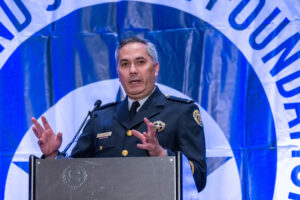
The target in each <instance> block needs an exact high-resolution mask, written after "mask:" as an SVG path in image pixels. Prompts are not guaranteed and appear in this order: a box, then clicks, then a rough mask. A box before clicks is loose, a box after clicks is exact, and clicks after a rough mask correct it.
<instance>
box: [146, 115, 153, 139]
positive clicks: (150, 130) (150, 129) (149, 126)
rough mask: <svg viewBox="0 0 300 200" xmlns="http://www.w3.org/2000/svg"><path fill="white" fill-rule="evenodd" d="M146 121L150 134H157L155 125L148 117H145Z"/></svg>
mask: <svg viewBox="0 0 300 200" xmlns="http://www.w3.org/2000/svg"><path fill="white" fill-rule="evenodd" d="M144 122H145V124H146V125H147V130H148V134H150V135H151V136H156V134H155V127H154V125H153V124H152V122H150V121H149V120H148V119H147V118H146V117H145V118H144Z"/></svg>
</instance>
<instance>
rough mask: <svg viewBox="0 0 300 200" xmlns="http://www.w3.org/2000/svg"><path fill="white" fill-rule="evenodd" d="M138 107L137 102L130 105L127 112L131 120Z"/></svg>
mask: <svg viewBox="0 0 300 200" xmlns="http://www.w3.org/2000/svg"><path fill="white" fill-rule="evenodd" d="M139 106H140V103H139V102H138V101H135V102H133V103H132V105H131V108H130V110H129V116H130V119H133V117H134V115H135V114H136V110H137V108H138V107H139Z"/></svg>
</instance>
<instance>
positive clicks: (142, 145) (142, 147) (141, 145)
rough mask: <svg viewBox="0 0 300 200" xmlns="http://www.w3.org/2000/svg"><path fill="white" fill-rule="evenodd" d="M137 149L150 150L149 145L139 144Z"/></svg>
mask: <svg viewBox="0 0 300 200" xmlns="http://www.w3.org/2000/svg"><path fill="white" fill-rule="evenodd" d="M136 147H137V148H139V149H144V150H149V145H147V144H137V145H136Z"/></svg>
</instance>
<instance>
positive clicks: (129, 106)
mask: <svg viewBox="0 0 300 200" xmlns="http://www.w3.org/2000/svg"><path fill="white" fill-rule="evenodd" d="M155 89H156V86H154V88H153V90H152V92H151V94H149V95H148V96H146V97H145V98H143V99H141V100H139V101H138V102H139V104H140V106H139V107H138V108H137V109H136V111H137V112H138V111H139V110H140V109H141V107H142V106H143V105H144V103H145V102H146V101H147V99H148V98H149V97H150V96H151V95H152V94H153V92H154V91H155ZM133 102H135V100H133V99H131V98H130V97H128V110H130V108H131V105H132V103H133Z"/></svg>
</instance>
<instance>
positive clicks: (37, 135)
mask: <svg viewBox="0 0 300 200" xmlns="http://www.w3.org/2000/svg"><path fill="white" fill-rule="evenodd" d="M32 130H33V132H34V134H35V136H36V137H37V138H41V134H40V133H39V131H38V130H37V129H36V128H35V127H34V126H33V127H32Z"/></svg>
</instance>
